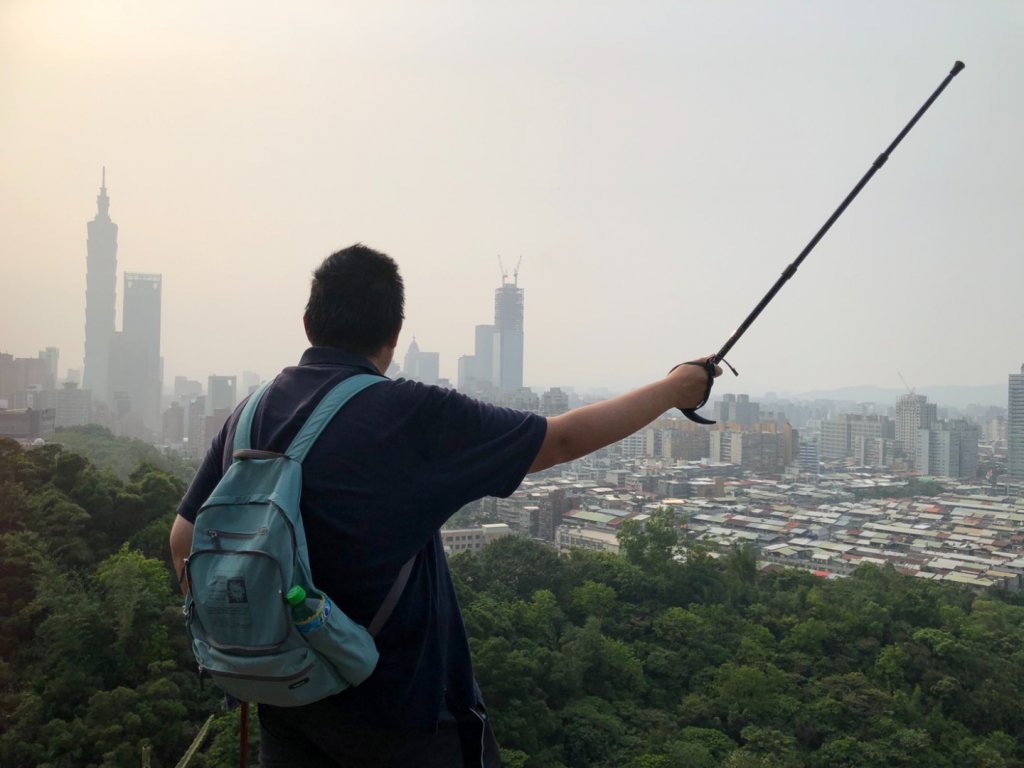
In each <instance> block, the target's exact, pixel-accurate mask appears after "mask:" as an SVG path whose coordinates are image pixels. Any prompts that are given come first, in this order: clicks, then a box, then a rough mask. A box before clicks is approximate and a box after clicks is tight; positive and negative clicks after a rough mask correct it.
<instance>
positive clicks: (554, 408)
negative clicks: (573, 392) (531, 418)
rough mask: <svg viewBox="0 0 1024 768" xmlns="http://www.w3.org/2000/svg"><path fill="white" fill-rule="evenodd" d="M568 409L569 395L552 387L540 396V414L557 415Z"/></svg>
mask: <svg viewBox="0 0 1024 768" xmlns="http://www.w3.org/2000/svg"><path fill="white" fill-rule="evenodd" d="M568 410H569V395H568V394H566V393H565V392H563V391H562V390H561V389H559V388H558V387H552V388H551V389H549V390H547V391H546V392H545V393H544V394H543V395H541V396H540V415H541V416H557V415H558V414H560V413H565V412H566V411H568Z"/></svg>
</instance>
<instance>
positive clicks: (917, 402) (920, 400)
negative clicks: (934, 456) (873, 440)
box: [896, 392, 937, 463]
mask: <svg viewBox="0 0 1024 768" xmlns="http://www.w3.org/2000/svg"><path fill="white" fill-rule="evenodd" d="M936 418H937V413H936V408H935V403H929V402H928V398H927V397H925V396H924V395H915V394H914V393H913V392H911V393H909V394H906V395H903V396H902V397H901V398H900V399H899V400H897V401H896V444H897V445H898V446H899V447H900V448H901V449H902V451H903V455H904V456H905V457H906V458H907V459H908V460H909V461H911V462H914V463H916V460H917V439H918V431H919V430H922V429H929V428H930V427H931V426H932V424H934V423H935V420H936Z"/></svg>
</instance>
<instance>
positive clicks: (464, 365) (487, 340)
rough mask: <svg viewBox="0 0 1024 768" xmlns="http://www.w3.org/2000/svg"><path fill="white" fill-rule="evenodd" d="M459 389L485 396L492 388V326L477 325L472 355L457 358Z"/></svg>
mask: <svg viewBox="0 0 1024 768" xmlns="http://www.w3.org/2000/svg"><path fill="white" fill-rule="evenodd" d="M458 382H459V391H461V392H466V393H468V394H471V395H475V396H477V397H481V396H483V397H486V396H488V395H489V393H490V392H491V390H492V389H493V388H494V326H493V325H478V326H476V330H475V332H474V346H473V354H472V355H463V356H462V357H460V358H459V378H458Z"/></svg>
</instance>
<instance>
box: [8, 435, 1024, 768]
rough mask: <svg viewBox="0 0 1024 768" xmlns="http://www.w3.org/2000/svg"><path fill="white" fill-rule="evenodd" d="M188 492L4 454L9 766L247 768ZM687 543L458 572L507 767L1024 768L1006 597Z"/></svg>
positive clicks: (662, 530) (1018, 660) (663, 520)
mask: <svg viewBox="0 0 1024 768" xmlns="http://www.w3.org/2000/svg"><path fill="white" fill-rule="evenodd" d="M183 490H184V484H183V482H182V481H181V480H180V479H178V478H176V477H175V476H174V475H173V474H170V473H168V472H167V471H164V470H161V469H158V468H157V467H155V466H153V465H152V464H145V463H144V464H141V465H138V466H137V467H136V468H135V469H134V470H133V471H131V472H130V473H129V474H128V476H127V477H125V478H123V479H122V478H120V477H118V476H117V475H116V474H114V472H113V471H111V470H109V469H107V470H102V469H98V468H97V467H96V466H95V465H94V464H92V463H90V462H89V461H88V460H86V459H85V458H84V457H83V456H81V455H79V454H77V453H74V452H71V451H69V450H67V449H64V448H62V447H60V446H57V445H48V446H43V447H40V448H36V449H33V450H29V451H24V450H22V449H21V448H20V447H19V446H18V445H17V444H15V443H13V442H11V441H4V440H0V765H3V766H5V767H7V766H10V767H11V768H21V767H22V766H26V767H27V766H53V767H57V766H126V767H128V766H132V767H133V768H134V767H136V766H139V765H142V764H143V759H144V756H145V759H146V760H148V761H149V764H150V765H151V766H153V768H163V767H165V766H174V765H175V764H176V763H177V761H178V760H179V759H180V758H181V756H182V755H183V754H185V752H186V750H187V749H188V747H189V745H190V743H191V742H192V740H193V738H194V737H195V735H196V734H197V733H198V732H199V730H200V728H201V727H202V725H203V723H204V722H205V721H206V719H207V718H208V717H209V716H210V715H211V714H216V718H215V720H214V724H213V728H212V735H211V736H210V738H209V739H208V740H207V742H206V743H205V744H204V745H203V748H202V750H201V751H200V752H199V753H198V754H197V755H196V756H195V757H194V758H193V760H192V762H191V763H190V766H193V768H204V767H205V766H225V767H226V766H233V765H237V764H238V754H237V744H238V742H237V714H236V713H233V712H223V711H222V697H221V696H220V695H219V694H218V693H217V691H216V689H214V688H213V687H212V686H211V685H210V684H209V683H207V684H205V686H202V687H201V686H200V684H199V682H198V680H197V678H196V674H195V671H194V670H195V665H194V662H193V660H192V656H191V652H190V651H189V649H188V644H187V640H186V635H185V631H184V625H183V621H182V616H181V612H180V606H181V600H180V597H179V596H178V594H177V591H176V586H175V584H174V579H173V576H172V574H171V572H170V569H169V567H168V552H167V544H166V541H167V531H168V529H169V526H170V524H171V521H172V520H173V515H174V508H175V506H176V504H177V501H178V499H179V498H180V496H181V494H182V492H183ZM675 546H676V533H675V530H674V528H673V524H672V522H671V517H670V516H669V515H668V514H656V515H655V516H654V517H653V518H652V519H651V521H650V522H649V523H648V524H647V527H646V528H645V529H641V528H639V527H638V526H637V525H635V524H627V526H626V527H625V530H624V531H623V535H622V548H623V552H624V556H622V557H619V556H612V555H608V554H601V553H594V552H584V551H574V552H572V553H571V554H569V555H566V556H559V555H558V554H557V553H556V552H554V551H553V550H551V549H549V548H547V547H545V546H543V545H540V544H536V543H533V542H528V541H523V540H519V539H513V538H506V539H502V540H500V541H498V542H496V543H494V544H492V545H491V546H489V547H488V548H486V549H485V550H483V551H481V552H479V553H476V554H461V555H458V556H456V557H453V558H452V570H453V573H454V576H455V579H456V583H457V588H458V590H459V592H460V596H461V600H462V604H463V606H464V615H465V621H466V625H467V628H468V631H469V634H470V639H471V643H472V646H473V654H474V659H475V662H476V670H477V676H478V678H479V679H480V683H481V686H482V688H483V690H484V694H485V697H486V699H487V703H488V706H489V709H490V712H491V715H492V717H493V720H494V724H495V729H496V731H497V733H498V737H499V740H500V741H501V743H502V745H503V747H504V752H505V759H506V760H505V762H506V765H508V766H512V767H513V768H516V767H524V766H529V767H530V768H584V767H587V768H590V767H595V768H601V767H605V766H606V767H608V768H612V767H613V766H614V767H616V768H676V767H677V766H678V767H679V768H683V767H684V766H685V767H686V768H755V767H756V768H825V766H828V768H862V767H863V768H875V767H877V768H882V767H883V766H884V767H886V768H889V767H890V766H934V767H937V768H944V767H946V766H948V767H949V768H954V767H956V768H960V767H962V766H963V767H970V768H1024V759H1022V758H1024V751H1022V748H1021V737H1022V734H1024V708H1022V707H1021V704H1020V702H1021V700H1022V696H1024V646H1022V643H1021V640H1022V637H1024V633H1022V623H1024V607H1022V606H1021V605H1020V604H1019V603H1018V601H1017V599H1016V598H1014V597H1013V596H1008V595H1003V594H998V593H989V594H984V595H975V594H973V593H970V592H966V591H962V590H959V589H957V588H955V587H951V586H949V585H941V584H935V583H931V582H926V581H923V580H915V579H911V578H908V577H904V576H901V575H899V574H897V573H896V572H894V571H892V570H883V569H877V568H871V567H867V568H861V569H859V570H858V571H857V572H856V573H855V574H854V576H853V577H851V578H849V579H844V580H838V581H825V580H821V579H818V578H816V577H814V576H811V575H808V574H804V573H800V572H794V571H775V572H770V573H764V572H759V571H758V569H757V567H756V560H755V557H754V553H753V551H752V550H749V549H746V550H736V551H734V552H732V553H730V554H729V555H728V556H726V557H724V558H722V559H720V560H714V559H712V558H711V557H710V556H708V555H707V554H706V553H702V552H700V551H692V552H690V553H689V556H688V558H687V559H686V561H685V562H684V563H680V562H677V561H676V560H675V559H674V558H673V551H674V548H675ZM254 725H255V724H254ZM257 738H258V731H257V730H255V728H254V729H253V734H252V742H253V744H252V749H253V759H252V761H251V764H255V749H256V740H257Z"/></svg>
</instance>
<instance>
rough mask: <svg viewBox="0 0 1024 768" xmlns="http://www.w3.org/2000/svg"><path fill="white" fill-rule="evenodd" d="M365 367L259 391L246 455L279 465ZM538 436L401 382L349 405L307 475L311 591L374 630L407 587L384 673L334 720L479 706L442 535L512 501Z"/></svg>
mask: <svg viewBox="0 0 1024 768" xmlns="http://www.w3.org/2000/svg"><path fill="white" fill-rule="evenodd" d="M365 372H369V373H377V370H376V368H375V367H374V366H373V365H372V364H371V363H370V362H369V361H368V360H367V359H365V358H363V357H360V356H357V355H352V354H349V353H347V352H344V351H342V350H339V349H334V348H330V347H312V348H310V349H308V350H306V352H305V353H304V354H303V356H302V359H301V361H300V362H299V365H297V366H295V367H292V368H286V369H285V370H283V371H282V372H281V373H280V374H278V376H277V378H275V379H274V381H273V383H272V384H271V386H270V387H269V388H268V389H267V392H266V394H265V395H264V397H263V400H262V402H261V403H260V405H259V407H258V408H257V410H256V413H255V417H254V419H253V428H252V442H251V445H252V447H253V448H258V449H262V450H269V451H278V452H283V451H285V450H286V449H287V447H288V444H289V443H290V442H291V440H292V439H293V438H294V437H295V435H296V434H297V433H298V430H299V427H300V426H301V424H302V423H304V422H305V420H306V419H307V418H308V417H309V415H310V414H311V413H312V411H313V409H314V408H315V407H316V405H317V403H319V402H320V400H321V399H322V398H323V397H324V396H325V395H326V394H327V392H329V391H330V390H331V389H332V388H333V387H334V386H335V385H336V384H337V383H338V382H340V381H342V380H344V379H345V378H347V377H349V376H351V375H353V374H356V373H365ZM240 411H241V406H239V408H237V409H236V410H235V412H234V413H233V414H232V415H231V417H230V418H229V419H228V421H227V423H226V424H225V425H224V427H223V429H222V430H221V432H220V433H219V434H218V435H217V436H216V437H215V438H214V439H213V443H212V445H211V447H210V450H209V452H208V453H207V455H206V458H205V459H204V461H203V463H202V465H201V466H200V468H199V471H198V473H197V474H196V476H195V478H194V479H193V481H192V484H191V486H190V487H189V489H188V492H187V493H186V494H185V497H184V498H183V499H182V502H181V504H180V506H179V507H178V514H179V515H181V516H182V517H183V518H185V519H186V520H188V521H189V522H192V523H194V522H195V516H196V513H197V511H198V509H199V507H200V506H201V505H202V503H203V502H204V501H205V500H206V498H207V497H208V496H209V495H210V492H211V491H212V490H213V488H214V486H215V485H216V484H217V482H218V481H219V480H220V478H221V476H222V475H223V472H224V470H225V468H226V466H227V465H228V464H229V463H230V452H229V451H228V452H225V450H224V446H225V445H228V446H230V445H232V443H233V440H234V430H235V425H236V423H237V421H238V415H239V413H240ZM546 430H547V422H546V420H545V419H543V418H542V417H540V416H537V415H535V414H531V413H524V412H520V411H515V410H511V409H508V408H497V407H495V406H491V405H487V404H486V403H481V402H478V401H476V400H473V399H471V398H468V397H466V396H464V395H461V394H459V393H458V392H455V391H452V390H446V389H441V388H440V387H433V386H427V385H424V384H420V383H418V382H414V381H407V380H404V379H398V380H395V381H392V380H387V381H383V382H381V383H379V384H374V385H373V386H371V387H368V388H367V389H364V390H363V391H362V392H360V393H359V394H357V395H355V396H354V397H353V398H352V399H351V400H350V401H349V402H348V404H347V405H345V406H344V408H342V410H341V411H340V412H339V413H338V415H337V416H336V417H335V418H334V419H333V420H332V421H331V422H330V423H329V424H328V425H327V427H326V428H325V429H324V431H323V433H322V434H321V435H320V438H319V439H318V440H317V442H316V443H314V445H313V447H312V448H311V449H310V451H309V454H308V455H307V457H306V460H305V462H303V491H302V502H301V506H302V518H303V523H304V525H305V528H306V539H307V542H308V544H309V559H310V565H311V567H312V572H313V580H314V582H315V583H316V585H317V587H319V588H320V589H322V590H323V591H324V592H326V593H327V594H328V595H330V597H331V599H332V600H334V602H335V603H336V604H337V605H338V606H340V607H341V608H342V610H344V611H345V612H346V613H347V614H348V615H349V616H351V617H352V618H353V619H354V620H355V621H358V622H360V623H361V624H364V625H367V624H369V623H370V621H371V620H372V618H373V616H374V614H375V613H376V612H377V609H378V608H379V607H380V605H381V603H382V602H383V601H384V597H385V595H386V594H387V592H388V590H389V589H390V588H391V586H392V584H393V583H394V581H395V579H396V577H397V575H398V571H399V569H400V568H401V566H402V564H403V563H405V561H407V560H408V559H409V558H410V557H412V556H413V555H417V558H416V562H415V565H414V566H413V570H412V573H411V574H410V578H409V582H408V584H407V585H406V588H405V591H404V592H403V594H402V598H401V600H400V601H399V602H398V605H397V606H396V607H395V610H394V613H393V614H392V615H391V618H390V619H389V620H388V622H387V623H386V624H385V625H384V627H383V629H382V630H381V632H380V635H379V636H378V638H377V646H378V649H379V650H380V654H381V657H380V662H379V664H378V666H377V668H376V669H375V670H374V672H373V674H372V675H371V676H370V677H369V678H368V679H367V680H366V681H365V682H363V683H362V684H361V685H360V686H358V687H356V688H351V689H348V690H346V691H344V692H342V693H340V694H338V695H337V696H336V697H334V698H335V703H336V704H337V706H338V707H339V711H340V712H342V713H344V714H345V716H347V717H351V718H352V719H354V720H359V721H362V722H366V723H368V724H373V725H377V726H391V725H393V726H396V727H431V726H433V724H434V723H436V721H437V719H438V715H439V712H440V711H441V709H442V705H445V706H447V707H448V708H449V709H450V710H451V711H452V712H454V713H460V712H463V711H465V709H467V708H468V707H470V706H472V705H473V704H474V693H473V688H474V686H473V670H472V665H471V663H470V657H469V645H468V642H467V640H466V632H465V628H464V627H463V623H462V615H461V614H460V612H459V607H458V604H457V602H456V598H455V591H454V589H453V587H452V581H451V574H450V573H449V571H448V562H447V560H446V558H445V555H444V550H443V549H442V546H441V536H440V533H439V529H440V527H441V525H442V524H443V523H444V522H445V521H446V520H447V519H448V518H449V517H451V516H452V515H453V514H454V513H455V512H456V511H458V510H459V508H460V507H462V506H463V505H465V504H467V503H469V502H471V501H473V500H475V499H479V498H481V497H483V496H508V495H510V494H511V493H512V492H513V491H515V490H516V488H517V487H518V486H519V484H520V483H521V482H522V479H523V477H525V475H526V472H527V470H528V469H529V467H530V465H531V464H532V463H533V460H534V458H535V457H536V455H537V452H538V451H539V450H540V446H541V443H542V442H543V441H544V435H545V433H546Z"/></svg>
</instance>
